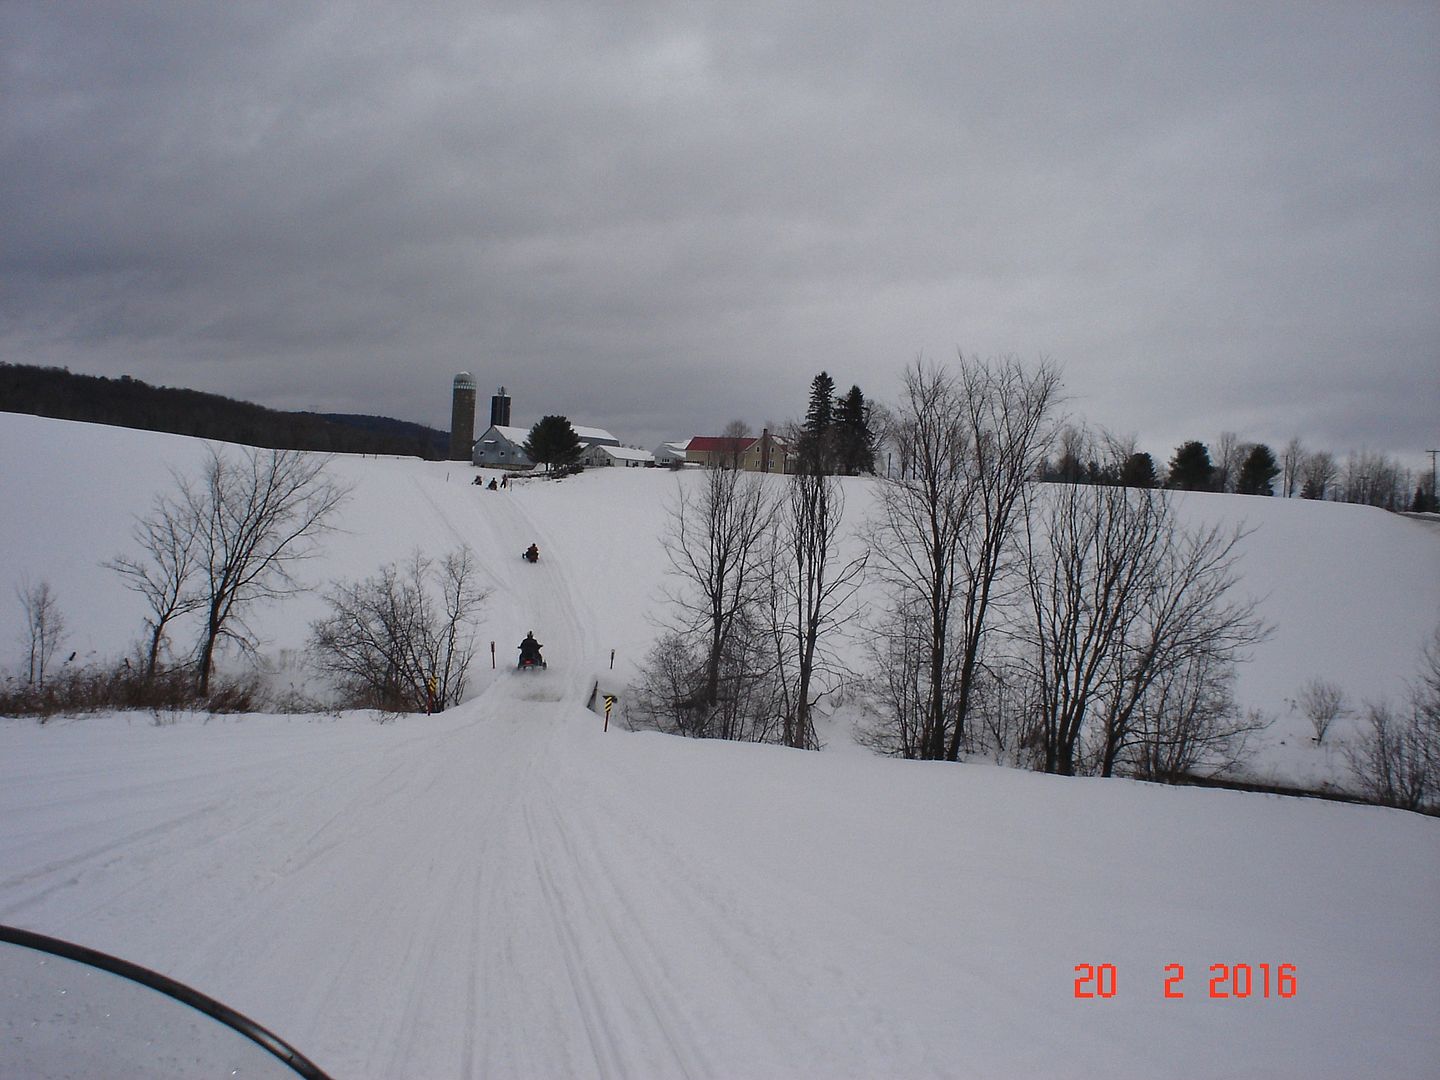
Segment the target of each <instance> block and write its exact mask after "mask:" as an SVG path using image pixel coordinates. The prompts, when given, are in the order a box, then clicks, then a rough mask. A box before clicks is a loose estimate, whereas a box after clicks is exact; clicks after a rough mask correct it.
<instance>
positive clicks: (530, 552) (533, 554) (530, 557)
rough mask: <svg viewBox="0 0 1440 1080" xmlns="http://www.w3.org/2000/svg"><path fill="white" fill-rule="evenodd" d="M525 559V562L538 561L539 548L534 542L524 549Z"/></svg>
mask: <svg viewBox="0 0 1440 1080" xmlns="http://www.w3.org/2000/svg"><path fill="white" fill-rule="evenodd" d="M525 559H526V561H527V562H539V561H540V549H539V548H538V547H536V546H535V545H534V544H531V545H530V546H529V547H528V548H526V549H525Z"/></svg>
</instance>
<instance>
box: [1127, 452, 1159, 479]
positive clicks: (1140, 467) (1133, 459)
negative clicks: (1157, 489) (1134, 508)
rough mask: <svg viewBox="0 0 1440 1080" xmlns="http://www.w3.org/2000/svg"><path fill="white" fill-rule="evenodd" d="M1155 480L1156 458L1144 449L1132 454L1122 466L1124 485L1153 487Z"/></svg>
mask: <svg viewBox="0 0 1440 1080" xmlns="http://www.w3.org/2000/svg"><path fill="white" fill-rule="evenodd" d="M1155 481H1156V477H1155V460H1154V459H1153V458H1152V457H1151V456H1150V455H1149V454H1147V453H1144V452H1143V451H1142V452H1140V453H1135V454H1131V455H1130V456H1129V457H1128V458H1126V459H1125V464H1124V465H1122V466H1121V467H1120V484H1121V486H1122V487H1133V488H1153V487H1154V486H1155Z"/></svg>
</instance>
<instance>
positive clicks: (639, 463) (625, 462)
mask: <svg viewBox="0 0 1440 1080" xmlns="http://www.w3.org/2000/svg"><path fill="white" fill-rule="evenodd" d="M580 464H582V465H584V466H586V467H587V468H591V467H593V468H621V469H643V468H645V467H646V466H648V465H654V464H655V455H654V454H652V453H650V451H649V450H641V449H639V448H637V447H634V446H609V445H606V444H602V443H596V444H594V445H592V446H587V447H586V448H585V452H584V453H583V454H581V455H580Z"/></svg>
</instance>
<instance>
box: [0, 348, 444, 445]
mask: <svg viewBox="0 0 1440 1080" xmlns="http://www.w3.org/2000/svg"><path fill="white" fill-rule="evenodd" d="M0 411H4V412H17V413H29V414H31V415H32V416H50V417H54V418H56V419H59V420H84V421H88V422H89V423H92V424H111V425H113V426H115V427H128V428H140V429H143V430H145V431H168V432H172V433H173V434H176V435H193V436H196V437H197V438H201V439H217V440H220V441H223V442H233V443H242V444H244V445H246V446H263V447H267V448H273V449H277V450H320V451H324V452H327V453H340V454H399V455H402V456H406V457H420V458H426V459H427V460H431V461H437V460H441V459H443V458H444V457H445V455H446V451H447V450H448V448H449V440H450V437H449V435H448V434H447V433H446V432H443V431H436V430H435V429H434V428H429V427H426V426H425V425H423V424H412V423H409V422H408V421H404V420H392V419H390V418H389V417H387V416H352V415H347V414H342V413H312V412H281V411H279V410H276V409H267V408H265V407H263V406H261V405H252V404H251V403H250V402H248V401H235V400H233V399H231V398H227V397H221V396H220V395H218V394H204V393H201V392H200V391H198V390H181V389H176V388H173V387H168V386H151V385H149V384H148V383H144V382H141V381H140V380H139V379H132V378H130V377H129V376H128V375H122V376H121V377H120V378H118V379H107V378H105V377H103V376H96V375H75V374H72V373H71V372H69V371H65V370H63V369H61V368H45V367H32V366H29V365H25V364H0Z"/></svg>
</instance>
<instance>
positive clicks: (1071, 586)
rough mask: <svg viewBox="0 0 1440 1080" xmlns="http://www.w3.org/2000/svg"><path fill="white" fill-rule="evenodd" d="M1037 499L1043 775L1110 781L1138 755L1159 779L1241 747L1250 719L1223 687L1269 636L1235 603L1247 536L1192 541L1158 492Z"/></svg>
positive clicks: (1033, 580) (1215, 532) (1034, 593)
mask: <svg viewBox="0 0 1440 1080" xmlns="http://www.w3.org/2000/svg"><path fill="white" fill-rule="evenodd" d="M1042 498H1043V503H1042V502H1041V501H1040V499H1038V498H1037V504H1038V505H1037V507H1036V512H1035V513H1034V514H1033V515H1032V517H1031V520H1030V523H1029V526H1028V528H1027V530H1026V550H1027V567H1028V574H1027V580H1028V593H1029V597H1030V611H1031V616H1032V618H1031V620H1030V629H1029V632H1028V634H1027V635H1026V637H1027V638H1028V642H1029V657H1030V664H1031V670H1032V679H1033V690H1032V693H1033V694H1034V697H1035V705H1034V709H1035V713H1036V716H1037V723H1036V729H1035V731H1034V732H1033V736H1034V742H1035V745H1036V747H1037V749H1039V750H1041V751H1043V758H1042V760H1041V762H1040V764H1041V767H1042V768H1044V769H1045V770H1046V771H1050V772H1059V773H1064V774H1069V773H1074V772H1088V771H1096V772H1099V773H1100V774H1101V775H1104V776H1109V775H1112V774H1113V772H1114V771H1115V769H1116V767H1117V765H1118V764H1119V763H1120V762H1121V761H1122V758H1125V757H1126V751H1127V748H1130V747H1132V745H1134V744H1137V743H1140V744H1144V745H1145V747H1146V753H1141V754H1138V756H1137V754H1134V753H1132V754H1130V755H1129V757H1128V760H1130V761H1131V762H1132V763H1135V764H1136V765H1137V767H1140V768H1143V769H1144V770H1146V771H1147V772H1149V773H1153V772H1154V771H1155V770H1157V769H1161V766H1162V765H1164V769H1170V768H1171V767H1172V766H1175V763H1176V762H1184V763H1188V764H1193V763H1195V762H1197V761H1199V760H1200V759H1201V757H1204V756H1206V755H1209V756H1210V757H1212V758H1213V757H1215V755H1216V754H1217V752H1218V748H1219V747H1220V746H1221V745H1222V744H1225V745H1235V746H1238V745H1240V740H1239V739H1238V736H1239V735H1241V734H1243V733H1244V731H1243V730H1242V729H1246V730H1248V728H1249V726H1250V723H1251V721H1250V720H1248V719H1243V718H1239V717H1238V713H1236V712H1235V710H1234V709H1233V708H1232V707H1231V706H1232V704H1233V702H1232V701H1231V699H1230V698H1229V697H1228V696H1227V694H1228V692H1227V691H1225V690H1224V687H1225V686H1226V685H1228V683H1227V681H1226V680H1227V679H1228V678H1229V672H1230V669H1231V668H1232V667H1233V664H1234V662H1235V661H1236V660H1237V659H1239V658H1241V657H1242V656H1243V655H1244V654H1245V653H1246V651H1248V649H1249V648H1250V647H1251V646H1252V645H1254V644H1256V643H1257V642H1258V641H1259V640H1261V639H1262V638H1263V637H1264V636H1265V634H1266V633H1267V629H1266V628H1265V626H1264V625H1263V624H1262V623H1261V622H1260V620H1259V619H1258V618H1257V617H1256V615H1255V607H1254V603H1253V601H1249V600H1244V599H1237V598H1235V597H1234V594H1233V589H1234V586H1235V585H1236V584H1237V577H1236V573H1235V570H1234V560H1235V549H1236V545H1237V544H1238V543H1239V541H1240V540H1241V539H1242V537H1243V536H1244V533H1243V531H1238V530H1237V531H1236V532H1234V533H1230V534H1226V533H1223V532H1221V531H1220V530H1219V529H1218V528H1214V527H1212V528H1210V529H1206V530H1201V531H1199V532H1196V533H1187V532H1185V531H1183V530H1181V529H1180V528H1179V526H1178V525H1177V523H1176V521H1175V518H1174V513H1173V509H1172V506H1171V499H1170V495H1169V493H1168V492H1164V491H1158V490H1149V489H1127V488H1114V487H1100V488H1093V487H1092V488H1080V487H1074V486H1064V487H1053V486H1052V487H1051V488H1050V489H1049V490H1047V491H1045V492H1044V494H1043V496H1042ZM1162 743H1163V745H1162ZM1147 754H1148V756H1147ZM1197 755H1199V756H1197ZM1207 760H1208V759H1207ZM1161 771H1162V772H1163V771H1164V770H1163V769H1161ZM1167 775H1168V774H1167Z"/></svg>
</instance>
